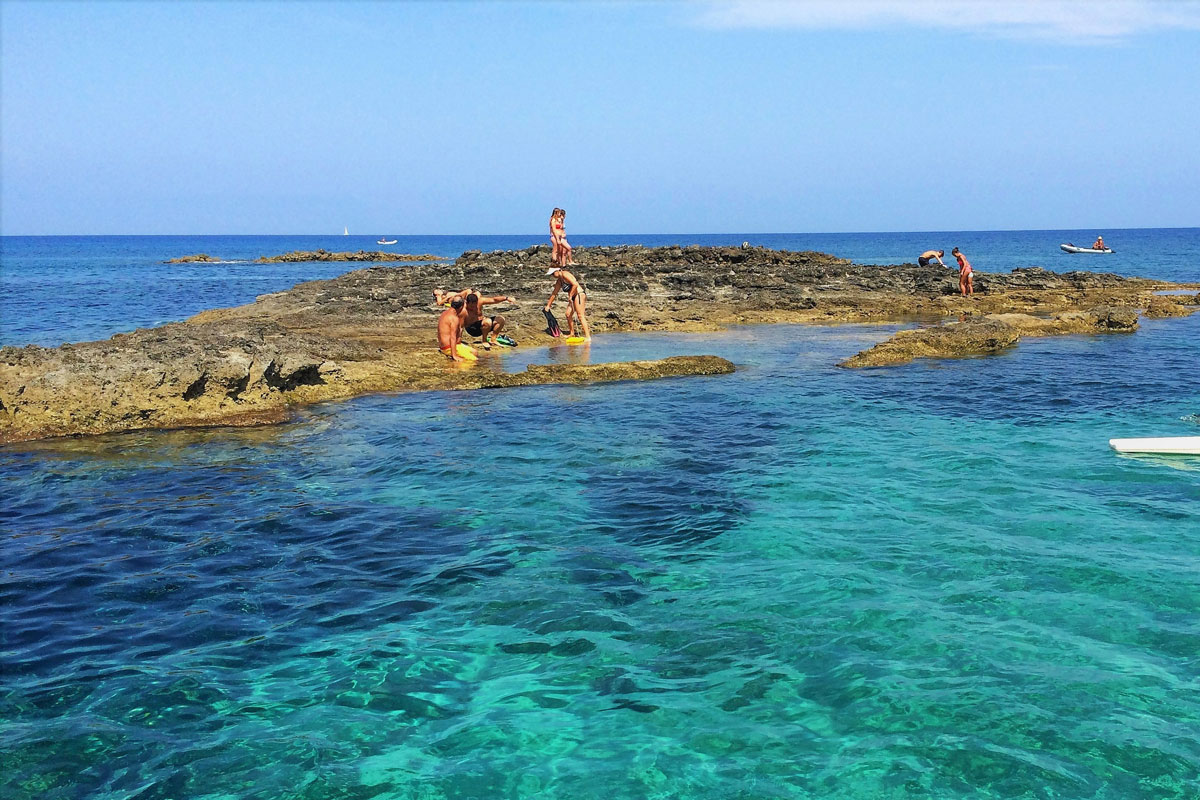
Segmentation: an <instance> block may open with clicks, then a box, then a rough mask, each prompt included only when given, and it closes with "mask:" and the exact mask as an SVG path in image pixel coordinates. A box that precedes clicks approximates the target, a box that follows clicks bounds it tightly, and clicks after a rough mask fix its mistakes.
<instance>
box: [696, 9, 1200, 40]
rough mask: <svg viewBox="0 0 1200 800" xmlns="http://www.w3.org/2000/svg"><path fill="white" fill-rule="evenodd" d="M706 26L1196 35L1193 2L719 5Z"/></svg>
mask: <svg viewBox="0 0 1200 800" xmlns="http://www.w3.org/2000/svg"><path fill="white" fill-rule="evenodd" d="M704 5H705V8H704V9H703V10H702V11H701V13H700V17H699V22H700V24H702V25H705V26H707V27H714V28H798V29H809V30H819V29H876V30H877V29H880V28H894V27H919V28H940V29H948V30H957V31H964V32H967V31H969V32H977V33H987V34H992V35H996V36H1006V37H1019V38H1038V39H1065V40H1067V41H1081V40H1085V41H1090V42H1102V41H1111V40H1115V39H1120V38H1124V37H1128V36H1132V35H1134V34H1138V33H1145V32H1148V31H1154V30H1162V29H1168V28H1185V29H1192V30H1198V29H1200V2H1195V1H1194V0H790V1H789V0H727V1H726V2H708V3H705V4H704Z"/></svg>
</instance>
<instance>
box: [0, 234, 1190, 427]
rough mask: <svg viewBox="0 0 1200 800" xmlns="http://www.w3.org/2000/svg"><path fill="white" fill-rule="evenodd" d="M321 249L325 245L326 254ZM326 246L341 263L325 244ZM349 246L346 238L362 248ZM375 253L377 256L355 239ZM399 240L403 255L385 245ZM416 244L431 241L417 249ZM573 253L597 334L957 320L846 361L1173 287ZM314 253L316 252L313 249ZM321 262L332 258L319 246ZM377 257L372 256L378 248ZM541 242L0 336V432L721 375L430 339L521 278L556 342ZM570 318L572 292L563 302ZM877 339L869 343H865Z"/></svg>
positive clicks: (674, 253) (525, 318) (1110, 323)
mask: <svg viewBox="0 0 1200 800" xmlns="http://www.w3.org/2000/svg"><path fill="white" fill-rule="evenodd" d="M319 252H321V251H319ZM327 255H329V256H330V258H329V259H327V260H333V258H332V257H333V256H334V255H341V254H327ZM351 255H354V254H351ZM363 255H364V256H373V255H376V254H366V253H364V254H363ZM386 255H388V256H390V257H397V258H398V257H399V256H395V254H386ZM420 258H422V259H424V258H425V257H420ZM576 258H577V260H578V261H579V262H580V263H579V264H578V265H577V266H574V267H571V270H572V271H573V272H574V273H575V274H576V276H578V277H579V279H580V280H581V281H582V283H583V284H584V286H585V287H586V288H587V296H588V316H589V319H590V321H591V325H592V332H593V334H596V333H601V334H602V333H604V332H608V331H632V330H660V331H704V330H716V329H719V328H721V327H724V326H727V325H731V324H739V323H758V322H810V323H823V324H829V323H837V322H847V321H852V322H858V321H885V320H886V321H904V320H910V319H918V320H927V321H931V322H932V321H937V320H944V319H952V320H963V321H961V322H955V323H954V324H946V325H942V326H936V327H927V328H921V329H918V331H916V332H910V333H905V334H903V335H901V336H897V337H895V339H894V340H892V341H891V342H885V343H882V344H881V345H878V346H876V347H875V348H871V350H868V351H866V353H864V354H860V356H861V358H860V356H856V357H854V358H852V359H849V360H848V361H846V362H844V364H845V365H846V366H865V365H872V364H885V363H892V364H894V363H903V361H905V360H911V359H912V358H919V357H948V356H955V355H967V354H984V353H989V352H994V351H997V350H999V349H1003V348H1004V347H1008V346H1011V344H1012V343H1013V342H1015V341H1017V339H1018V338H1019V337H1020V336H1022V335H1050V334H1053V333H1065V332H1084V331H1087V332H1100V331H1103V332H1111V331H1122V330H1131V329H1133V328H1135V327H1136V325H1137V317H1138V309H1140V308H1151V307H1154V308H1157V309H1167V310H1172V311H1173V309H1168V306H1167V304H1170V305H1171V306H1178V307H1180V308H1183V309H1184V311H1185V312H1187V313H1190V310H1193V309H1191V308H1190V307H1187V306H1186V305H1181V303H1184V304H1186V301H1187V300H1188V299H1189V298H1188V297H1176V298H1173V299H1170V300H1164V302H1159V300H1163V298H1159V299H1158V300H1155V299H1154V298H1156V297H1157V296H1155V295H1154V294H1153V292H1154V291H1156V290H1161V289H1169V288H1173V287H1172V285H1171V284H1166V283H1163V282H1159V281H1152V280H1145V279H1130V278H1122V277H1120V276H1116V275H1109V274H1097V273H1086V272H1069V273H1063V274H1058V273H1053V272H1048V271H1046V270H1043V269H1040V268H1036V267H1031V268H1027V269H1018V270H1014V271H1013V272H1011V273H1007V274H991V273H981V272H977V273H976V284H975V285H976V291H977V294H976V297H975V298H973V299H968V298H961V297H959V296H957V294H956V292H957V289H958V278H957V272H956V271H955V270H953V269H949V268H945V267H939V266H938V265H936V264H933V265H931V266H928V267H919V266H917V265H915V264H906V265H901V266H864V265H856V264H852V263H851V262H849V261H847V260H846V259H840V258H836V257H834V256H831V255H827V254H823V253H814V252H788V251H777V250H766V249H763V248H754V247H748V246H743V247H698V246H689V247H659V248H645V247H638V246H629V247H599V248H579V249H577V250H576ZM308 260H312V259H308ZM318 260H321V259H318ZM372 260H373V259H372ZM549 261H550V249H549V247H547V246H545V245H539V246H534V247H530V248H526V249H524V250H510V251H497V252H492V253H482V252H479V251H469V252H467V253H464V254H463V255H462V256H460V257H459V258H457V259H455V260H454V261H453V262H443V263H420V264H406V265H404V266H394V267H382V266H376V267H370V268H367V269H361V270H356V271H353V272H348V273H347V274H345V275H342V276H340V277H337V278H334V279H331V280H322V281H311V282H308V283H302V284H298V285H297V286H295V287H293V288H292V289H289V290H288V291H285V292H278V293H275V294H268V295H263V296H261V297H259V298H258V299H257V300H256V301H255V302H254V303H251V304H249V305H245V306H239V307H236V308H224V309H213V310H210V311H205V312H203V313H201V314H198V315H196V316H195V317H192V318H191V319H189V320H187V321H186V322H181V323H173V324H170V325H165V326H162V327H159V328H153V329H144V330H138V331H135V332H132V333H128V334H119V335H117V336H114V337H112V338H111V339H108V340H106V341H101V342H87V343H83V344H76V345H63V346H62V347H58V348H42V347H33V346H30V347H24V348H16V347H5V348H0V441H21V440H27V439H35V438H41V437H47V436H61V435H67V434H92V433H104V432H111V431H122V430H134V429H138V428H168V427H184V426H194V425H221V424H255V423H260V422H269V421H275V420H280V419H283V418H285V417H286V416H287V414H288V409H289V408H291V407H293V406H296V405H301V404H305V403H312V402H317V401H322V400H329V399H337V398H345V397H351V396H355V395H360V394H363V393H367V392H377V391H411V390H426V389H468V388H489V387H503V386H523V385H531V384H534V383H575V382H589V381H602V380H628V379H645V378H658V377H671V376H677V375H689V374H701V375H709V374H719V373H721V372H727V371H730V370H731V369H732V365H730V364H729V363H728V362H726V361H724V360H722V359H715V358H714V357H711V356H689V357H683V360H679V359H664V360H662V361H649V362H629V363H625V364H578V365H557V366H538V367H529V368H528V369H527V370H526V371H525V372H522V373H506V372H504V371H503V370H502V369H499V368H498V363H499V362H498V361H496V359H499V358H500V356H499V355H498V354H496V353H491V354H486V355H482V356H481V359H480V361H479V362H477V363H475V364H471V365H465V366H464V365H462V364H457V363H451V362H449V361H448V360H447V359H445V357H443V356H442V355H441V354H439V353H438V352H437V349H436V320H437V316H438V314H439V313H440V312H441V311H442V309H440V308H438V307H436V306H435V305H434V304H433V294H432V293H433V289H434V288H444V289H462V288H467V287H473V288H476V289H479V290H480V291H481V292H482V293H483V294H485V295H511V296H513V297H514V298H516V300H517V302H515V303H508V302H503V303H497V304H494V305H488V306H486V307H485V309H486V313H487V314H489V315H497V314H499V315H503V316H504V318H505V320H506V323H507V327H506V331H505V332H506V333H508V334H509V335H511V336H513V337H514V338H516V339H517V340H518V341H519V342H520V343H521V346H522V347H529V346H538V345H539V344H549V343H551V342H552V341H553V340H551V339H550V338H549V337H548V336H546V335H545V334H544V333H543V329H544V327H545V322H544V319H543V316H542V307H543V306H544V304H545V303H546V301H547V299H548V297H549V293H550V289H551V286H552V284H553V278H551V277H548V276H547V275H546V274H545V273H546V269H547V268H548V267H549ZM556 313H557V314H558V316H559V319H560V322H562V323H563V324H564V328H565V327H566V324H565V323H566V320H565V305H564V298H562V297H560V299H559V300H558V305H557V307H556ZM867 354H872V355H869V356H868V355H867Z"/></svg>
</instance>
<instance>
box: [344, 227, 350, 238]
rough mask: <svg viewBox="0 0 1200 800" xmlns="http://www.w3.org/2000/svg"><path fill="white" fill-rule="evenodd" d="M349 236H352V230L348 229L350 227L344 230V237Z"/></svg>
mask: <svg viewBox="0 0 1200 800" xmlns="http://www.w3.org/2000/svg"><path fill="white" fill-rule="evenodd" d="M349 235H350V228H348V227H346V228H342V236H349Z"/></svg>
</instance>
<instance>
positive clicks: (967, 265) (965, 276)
mask: <svg viewBox="0 0 1200 800" xmlns="http://www.w3.org/2000/svg"><path fill="white" fill-rule="evenodd" d="M950 254H951V255H952V256H954V257H955V258H956V259H958V291H960V292H961V293H962V296H963V297H967V296H971V297H974V296H975V281H974V279H972V278H971V262H970V261H967V257H966V256H964V255H963V254H962V253H960V252H958V248H957V247H956V248H954V249H953V250H951V251H950Z"/></svg>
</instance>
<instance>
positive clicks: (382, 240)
mask: <svg viewBox="0 0 1200 800" xmlns="http://www.w3.org/2000/svg"><path fill="white" fill-rule="evenodd" d="M397 241H398V240H397V239H380V240H379V241H378V242H376V243H375V244H395V243H396V242H397Z"/></svg>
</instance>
